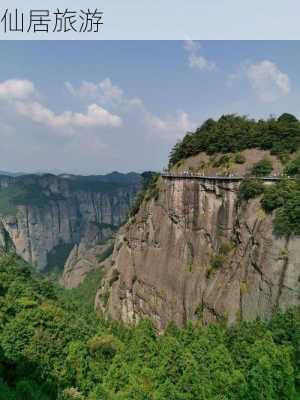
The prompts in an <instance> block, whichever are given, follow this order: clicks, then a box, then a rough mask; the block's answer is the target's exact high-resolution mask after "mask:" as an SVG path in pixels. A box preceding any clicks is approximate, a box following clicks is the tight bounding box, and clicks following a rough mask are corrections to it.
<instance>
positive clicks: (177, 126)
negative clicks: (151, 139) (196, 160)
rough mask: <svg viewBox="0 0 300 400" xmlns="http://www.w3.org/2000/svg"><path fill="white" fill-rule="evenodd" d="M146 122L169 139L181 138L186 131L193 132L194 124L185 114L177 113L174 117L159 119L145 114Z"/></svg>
mask: <svg viewBox="0 0 300 400" xmlns="http://www.w3.org/2000/svg"><path fill="white" fill-rule="evenodd" d="M146 120H147V122H148V123H149V125H150V126H152V127H153V128H155V129H157V130H161V131H163V132H164V133H165V134H166V133H167V135H165V136H168V137H169V136H170V137H177V138H178V137H181V136H182V135H183V134H185V133H186V132H187V131H190V130H193V129H194V128H195V124H194V123H193V122H191V120H190V117H189V115H188V114H187V113H186V112H183V111H182V112H178V113H177V115H175V116H167V117H166V118H159V117H157V116H155V115H153V114H150V113H147V114H146Z"/></svg>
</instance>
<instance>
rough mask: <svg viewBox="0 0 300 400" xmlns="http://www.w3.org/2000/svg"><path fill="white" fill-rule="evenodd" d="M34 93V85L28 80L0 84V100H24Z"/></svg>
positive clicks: (13, 80)
mask: <svg viewBox="0 0 300 400" xmlns="http://www.w3.org/2000/svg"><path fill="white" fill-rule="evenodd" d="M34 92H35V87H34V84H33V83H32V82H31V81H28V80H20V79H10V80H7V81H3V82H0V99H4V100H24V99H27V98H29V97H30V96H32V95H33V94H34Z"/></svg>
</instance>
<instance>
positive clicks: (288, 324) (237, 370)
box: [0, 255, 300, 400]
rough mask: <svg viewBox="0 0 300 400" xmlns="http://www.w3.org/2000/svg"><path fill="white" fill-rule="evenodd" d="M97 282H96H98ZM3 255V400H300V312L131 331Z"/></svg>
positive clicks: (81, 292)
mask: <svg viewBox="0 0 300 400" xmlns="http://www.w3.org/2000/svg"><path fill="white" fill-rule="evenodd" d="M94 280H95V277H93V278H92V280H91V281H90V283H91V282H93V281H94ZM86 289H87V287H86V286H82V287H79V288H78V289H74V290H71V291H65V290H63V289H58V288H56V287H55V286H53V284H51V283H49V281H47V280H45V279H44V278H41V277H40V276H38V275H36V273H34V272H33V270H31V269H30V266H29V265H27V264H25V263H24V261H22V260H20V259H18V258H16V256H14V255H6V256H2V257H0V316H1V319H0V322H1V323H0V360H1V369H0V399H1V400H57V399H58V400H74V399H77V400H129V399H130V400H145V399H147V400H148V399H149V400H179V399H185V400H189V399H192V400H216V399H226V400H240V399H248V400H266V399H267V400H282V399H285V400H295V399H296V398H297V397H296V389H297V388H299V384H300V382H299V374H300V369H299V368H300V354H299V349H300V313H299V310H298V309H292V310H289V311H288V312H287V313H285V314H280V313H279V314H276V315H274V316H273V318H272V319H271V320H270V321H269V322H268V323H264V322H259V321H257V322H252V323H245V322H243V323H238V324H236V325H235V326H234V327H232V328H225V326H224V325H211V326H210V327H208V328H205V327H203V326H202V324H201V323H197V324H195V325H192V324H188V325H187V327H186V328H184V329H178V328H177V327H176V326H175V325H174V324H171V325H169V326H168V328H167V329H166V332H165V333H164V334H163V335H159V336H158V335H156V332H155V330H154V328H153V327H152V326H151V324H150V323H149V322H148V321H143V322H142V323H141V324H140V325H139V326H138V327H132V328H125V327H124V326H121V325H119V324H118V323H114V322H107V321H105V320H104V319H102V318H101V316H99V315H96V314H95V313H94V311H93V310H92V308H90V307H89V306H88V304H86V305H83V304H82V301H83V300H86V299H87V298H86V296H85V291H86Z"/></svg>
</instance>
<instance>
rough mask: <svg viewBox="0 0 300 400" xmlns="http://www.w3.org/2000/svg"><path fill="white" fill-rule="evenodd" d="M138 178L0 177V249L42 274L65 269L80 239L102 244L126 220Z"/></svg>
mask: <svg viewBox="0 0 300 400" xmlns="http://www.w3.org/2000/svg"><path fill="white" fill-rule="evenodd" d="M139 180H140V178H139V175H137V174H127V175H122V174H117V173H114V174H110V175H107V176H90V177H79V176H72V175H64V176H55V175H49V174H48V175H42V176H37V175H26V176H21V177H7V176H2V177H0V244H1V243H2V245H5V243H6V242H7V241H8V240H9V241H10V242H11V245H13V246H14V247H15V250H16V252H17V254H18V255H20V256H21V257H22V258H23V259H25V260H26V261H28V262H30V263H31V264H33V265H35V266H36V268H37V269H38V270H40V271H47V270H48V271H51V270H53V269H57V268H61V267H62V266H63V264H64V261H65V260H66V258H67V257H68V255H69V253H70V251H71V250H72V248H73V247H74V246H79V244H80V242H81V241H82V240H85V242H87V241H89V243H90V245H97V244H99V243H102V242H103V241H104V240H105V239H107V238H108V237H110V236H111V234H112V232H114V231H115V230H116V228H117V227H118V226H119V225H120V224H121V223H123V222H124V221H125V219H126V216H127V213H128V209H129V208H130V206H131V204H132V202H133V200H134V197H135V195H136V192H137V190H138V187H139Z"/></svg>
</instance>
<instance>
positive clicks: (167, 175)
mask: <svg viewBox="0 0 300 400" xmlns="http://www.w3.org/2000/svg"><path fill="white" fill-rule="evenodd" d="M162 177H163V178H164V179H198V180H200V181H206V182H207V181H214V182H215V181H219V182H227V183H229V182H241V181H243V180H245V179H258V180H261V181H264V182H270V183H273V182H277V181H280V180H282V179H283V178H284V176H261V177H257V176H237V175H224V176H221V175H214V176H209V175H201V174H195V173H182V174H174V173H171V172H164V173H163V174H162ZM288 179H292V178H290V177H288Z"/></svg>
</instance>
